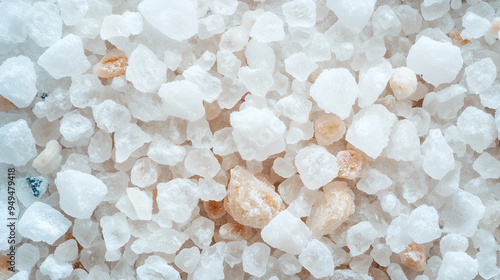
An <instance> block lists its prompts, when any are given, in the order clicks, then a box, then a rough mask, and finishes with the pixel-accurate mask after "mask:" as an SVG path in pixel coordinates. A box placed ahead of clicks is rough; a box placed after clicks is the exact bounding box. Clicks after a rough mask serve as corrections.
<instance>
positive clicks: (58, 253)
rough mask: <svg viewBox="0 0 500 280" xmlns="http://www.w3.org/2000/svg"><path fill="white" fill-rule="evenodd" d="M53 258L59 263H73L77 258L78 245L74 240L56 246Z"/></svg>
mask: <svg viewBox="0 0 500 280" xmlns="http://www.w3.org/2000/svg"><path fill="white" fill-rule="evenodd" d="M54 256H55V257H56V258H57V259H59V260H61V261H65V262H71V261H74V260H75V259H76V258H77V257H78V244H77V243H76V241H75V240H74V239H69V240H67V241H65V242H63V243H61V244H59V245H58V246H57V248H56V250H55V251H54Z"/></svg>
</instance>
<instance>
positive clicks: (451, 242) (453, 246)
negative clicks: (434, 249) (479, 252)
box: [439, 233, 469, 256]
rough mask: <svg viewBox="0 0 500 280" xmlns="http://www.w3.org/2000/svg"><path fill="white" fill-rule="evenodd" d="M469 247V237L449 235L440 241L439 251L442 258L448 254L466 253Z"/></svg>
mask: <svg viewBox="0 0 500 280" xmlns="http://www.w3.org/2000/svg"><path fill="white" fill-rule="evenodd" d="M468 247H469V240H468V239H467V237H465V236H463V235H460V234H456V233H449V234H447V235H445V236H443V238H441V240H440V241H439V250H440V252H441V255H442V256H444V255H445V254H446V253H448V252H465V250H467V248H468Z"/></svg>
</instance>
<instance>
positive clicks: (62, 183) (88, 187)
mask: <svg viewBox="0 0 500 280" xmlns="http://www.w3.org/2000/svg"><path fill="white" fill-rule="evenodd" d="M54 182H55V184H56V186H57V190H58V191H59V196H60V199H59V203H60V205H61V209H62V210H63V211H64V212H65V213H66V214H68V215H70V216H72V217H75V218H78V219H88V218H90V216H92V213H93V212H94V209H95V208H96V207H97V205H99V203H101V201H102V199H103V197H104V195H105V194H106V193H107V187H106V185H105V184H104V183H103V182H102V181H101V180H99V179H97V178H96V177H94V176H92V175H90V174H86V173H82V172H80V171H76V170H66V171H63V172H58V173H57V177H56V179H55V180H54Z"/></svg>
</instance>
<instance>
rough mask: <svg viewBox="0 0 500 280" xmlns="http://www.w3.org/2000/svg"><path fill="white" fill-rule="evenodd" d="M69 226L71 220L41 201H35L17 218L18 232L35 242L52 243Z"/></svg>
mask: <svg viewBox="0 0 500 280" xmlns="http://www.w3.org/2000/svg"><path fill="white" fill-rule="evenodd" d="M70 226H71V221H70V220H68V219H66V217H64V215H63V214H61V213H60V212H59V211H57V210H56V209H54V208H52V207H51V206H49V205H47V204H45V203H43V202H38V201H37V202H35V203H33V204H31V205H30V207H28V209H26V210H25V211H24V214H23V215H22V216H21V219H19V224H18V230H19V233H20V234H21V235H22V236H23V237H26V238H29V239H31V240H33V241H35V242H39V241H42V242H46V243H49V244H53V243H54V242H55V241H56V240H57V239H58V238H59V237H61V236H62V235H63V234H64V233H66V231H67V230H68V229H69V227H70Z"/></svg>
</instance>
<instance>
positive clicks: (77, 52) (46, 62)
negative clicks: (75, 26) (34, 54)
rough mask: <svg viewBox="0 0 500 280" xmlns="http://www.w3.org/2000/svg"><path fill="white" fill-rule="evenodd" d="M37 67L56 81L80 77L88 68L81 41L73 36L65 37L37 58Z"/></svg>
mask: <svg viewBox="0 0 500 280" xmlns="http://www.w3.org/2000/svg"><path fill="white" fill-rule="evenodd" d="M38 65H40V66H41V67H42V68H43V69H45V70H46V71H47V72H48V73H49V74H50V75H51V76H52V77H54V79H57V80H59V79H61V78H64V77H73V76H76V75H80V74H82V73H84V72H85V71H87V69H89V68H90V62H89V61H88V60H87V56H86V55H85V53H84V52H83V44H82V39H81V38H80V37H77V36H75V35H73V34H69V35H66V36H65V37H64V38H62V39H60V40H59V41H57V42H56V43H55V44H53V45H52V46H51V47H50V48H48V49H47V50H46V51H45V52H44V53H43V54H42V55H41V56H40V58H38Z"/></svg>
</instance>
